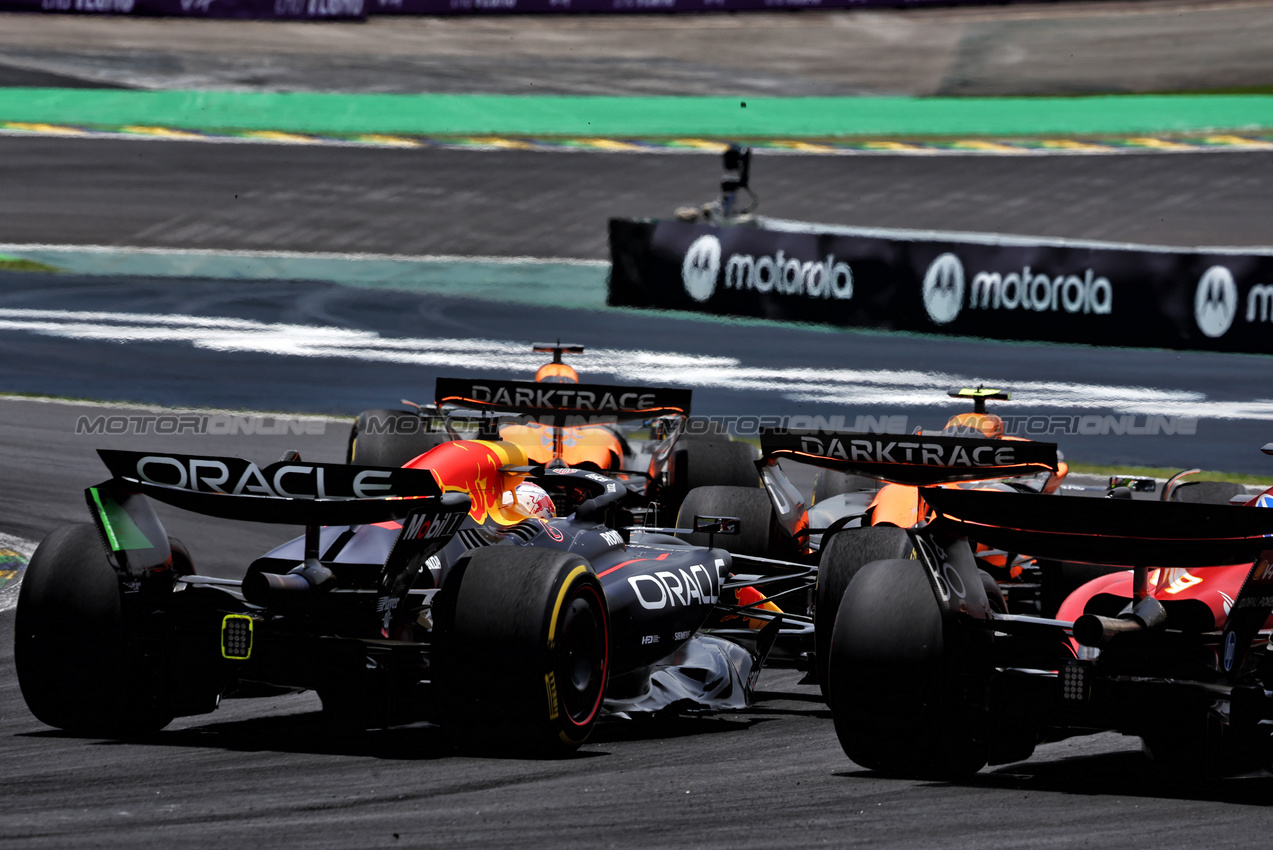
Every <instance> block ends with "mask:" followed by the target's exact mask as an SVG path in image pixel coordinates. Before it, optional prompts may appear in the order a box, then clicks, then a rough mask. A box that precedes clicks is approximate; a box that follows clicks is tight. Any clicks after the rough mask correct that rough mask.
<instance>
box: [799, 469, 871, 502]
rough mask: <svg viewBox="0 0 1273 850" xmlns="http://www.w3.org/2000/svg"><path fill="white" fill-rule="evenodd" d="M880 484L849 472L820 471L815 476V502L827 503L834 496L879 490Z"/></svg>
mask: <svg viewBox="0 0 1273 850" xmlns="http://www.w3.org/2000/svg"><path fill="white" fill-rule="evenodd" d="M878 489H880V482H878V481H876V480H875V479H874V478H867V477H866V476H864V475H851V474H849V473H847V472H836V471H835V470H832V469H819V470H818V471H817V472H815V473H814V475H813V502H812V504H815V505H816V504H818V503H819V502H823V501H826V500H827V499H830V498H831V497H833V496H839V495H842V494H844V493H857V492H860V491H862V490H878Z"/></svg>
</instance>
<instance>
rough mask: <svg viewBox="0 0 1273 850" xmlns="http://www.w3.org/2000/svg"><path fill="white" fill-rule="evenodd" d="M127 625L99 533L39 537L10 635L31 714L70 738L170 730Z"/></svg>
mask: <svg viewBox="0 0 1273 850" xmlns="http://www.w3.org/2000/svg"><path fill="white" fill-rule="evenodd" d="M183 551H184V547H183ZM185 557H187V558H188V555H185ZM127 625H128V624H127V623H126V622H125V617H124V609H123V600H122V597H121V593H120V586H119V580H118V578H117V577H116V575H115V570H114V569H113V568H112V567H111V565H110V563H109V562H108V561H107V559H106V553H105V552H104V551H103V548H102V542H101V539H100V536H99V534H98V531H97V529H96V528H95V527H94V526H92V525H90V524H88V523H81V524H77V525H68V526H63V527H62V528H58V529H56V530H54V531H53V532H51V533H50V534H49V535H48V536H47V537H45V538H44V541H43V542H42V543H40V546H39V548H37V549H36V550H35V554H34V555H32V557H31V562H30V564H28V565H27V568H26V575H25V576H24V577H23V579H22V589H21V590H20V591H19V593H18V610H17V616H16V622H15V627H14V664H15V666H16V668H17V673H18V684H19V686H20V687H21V689H22V696H23V698H24V699H25V700H26V703H27V707H28V708H30V709H31V713H32V714H34V715H35V716H36V718H37V719H39V720H40V721H41V722H42V723H46V724H48V725H49V726H54V727H57V728H59V729H65V730H67V731H68V732H74V733H77V734H86V735H103V736H106V737H112V738H123V737H130V736H133V735H139V734H145V733H148V732H154V731H158V730H159V729H162V728H163V727H164V726H166V725H168V723H169V722H171V720H172V715H171V714H170V713H169V712H168V711H167V709H166V707H165V706H164V704H163V700H162V694H161V692H160V689H159V688H158V687H157V686H156V684H155V683H154V682H153V681H148V680H147V677H146V675H145V673H144V671H143V670H142V668H141V664H140V659H139V658H138V657H137V655H136V654H135V653H134V651H133V650H132V648H131V646H130V644H129V641H128V636H127Z"/></svg>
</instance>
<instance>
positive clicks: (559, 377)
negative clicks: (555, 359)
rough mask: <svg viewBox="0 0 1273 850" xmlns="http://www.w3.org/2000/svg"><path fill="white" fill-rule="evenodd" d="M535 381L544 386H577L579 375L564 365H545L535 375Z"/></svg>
mask: <svg viewBox="0 0 1273 850" xmlns="http://www.w3.org/2000/svg"><path fill="white" fill-rule="evenodd" d="M535 380H536V381H539V382H540V383H544V384H577V383H579V373H578V372H576V371H575V370H574V369H572V368H570V367H569V366H567V365H566V364H565V363H545V364H544V365H543V366H540V367H539V371H538V372H536V373H535Z"/></svg>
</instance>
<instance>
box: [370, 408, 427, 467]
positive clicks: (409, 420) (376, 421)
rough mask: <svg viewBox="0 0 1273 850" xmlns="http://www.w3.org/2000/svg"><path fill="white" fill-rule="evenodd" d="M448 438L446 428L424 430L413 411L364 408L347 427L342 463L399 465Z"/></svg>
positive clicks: (421, 422) (421, 421)
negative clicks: (347, 439) (346, 444)
mask: <svg viewBox="0 0 1273 850" xmlns="http://www.w3.org/2000/svg"><path fill="white" fill-rule="evenodd" d="M449 439H450V436H449V435H448V434H447V433H446V432H445V431H426V430H425V423H424V420H423V419H421V418H420V416H419V415H418V414H416V413H414V412H412V411H409V410H364V411H363V412H362V413H359V414H358V418H357V419H355V420H354V424H353V426H352V427H351V428H350V429H349V444H348V446H347V447H346V449H345V463H357V464H361V465H362V466H402V465H403V464H404V463H406V462H407V461H409V460H412V459H413V458H415V457H418V456H419V455H422V454H424V453H425V452H427V451H428V450H429V449H431V448H433V447H434V446H438V445H441V444H442V443H445V442H447V441H448V440H449Z"/></svg>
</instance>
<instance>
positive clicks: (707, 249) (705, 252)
mask: <svg viewBox="0 0 1273 850" xmlns="http://www.w3.org/2000/svg"><path fill="white" fill-rule="evenodd" d="M719 273H720V240H719V239H717V238H716V237H715V236H711V235H708V236H700V237H698V238H697V239H695V240H694V243H693V244H692V245H690V247H689V250H688V251H686V252H685V260H684V262H682V263H681V282H682V283H684V284H685V291H686V292H688V293H689V296H690V298H693V299H694V300H695V301H706V300H707V299H708V298H711V297H712V293H713V292H715V291H716V275H717V274H719Z"/></svg>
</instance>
